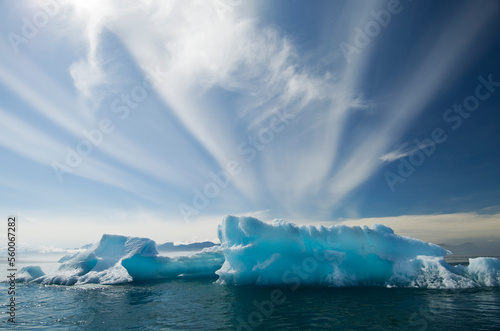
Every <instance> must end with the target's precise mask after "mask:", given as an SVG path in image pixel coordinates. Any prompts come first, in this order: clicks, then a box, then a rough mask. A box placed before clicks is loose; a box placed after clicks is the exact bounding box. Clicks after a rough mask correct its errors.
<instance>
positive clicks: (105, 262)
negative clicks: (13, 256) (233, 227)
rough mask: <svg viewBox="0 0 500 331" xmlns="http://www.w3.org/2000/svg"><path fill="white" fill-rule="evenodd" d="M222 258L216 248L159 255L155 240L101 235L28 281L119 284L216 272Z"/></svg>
mask: <svg viewBox="0 0 500 331" xmlns="http://www.w3.org/2000/svg"><path fill="white" fill-rule="evenodd" d="M223 260H224V258H223V256H222V254H221V253H219V252H217V251H214V250H212V251H210V250H208V251H202V252H199V253H197V254H193V255H190V256H181V257H177V258H167V257H161V256H158V252H157V250H156V243H155V242H154V241H153V240H151V239H147V238H135V237H125V236H118V235H103V237H102V238H101V240H100V242H99V244H97V245H94V246H92V247H90V248H88V249H87V250H85V251H83V252H79V253H76V254H73V255H69V256H65V257H63V258H62V259H61V260H60V261H59V262H61V263H62V264H61V266H60V267H59V268H58V269H57V271H56V272H54V273H52V274H48V275H42V276H41V277H37V278H33V279H32V280H31V281H33V282H36V283H41V284H57V285H75V284H78V285H79V284H119V283H127V282H131V281H132V280H149V279H163V278H175V277H182V276H200V277H206V276H215V271H216V270H217V269H219V268H220V266H221V265H222V263H223V262H224V261H223Z"/></svg>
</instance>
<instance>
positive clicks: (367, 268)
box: [217, 216, 500, 288]
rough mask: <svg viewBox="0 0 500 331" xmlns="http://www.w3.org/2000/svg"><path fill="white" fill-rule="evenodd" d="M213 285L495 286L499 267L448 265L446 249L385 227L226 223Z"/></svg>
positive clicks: (473, 262)
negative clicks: (218, 266)
mask: <svg viewBox="0 0 500 331" xmlns="http://www.w3.org/2000/svg"><path fill="white" fill-rule="evenodd" d="M218 236H219V240H220V242H221V246H220V247H221V251H222V253H223V254H224V256H225V261H224V264H223V265H222V267H221V269H219V270H218V271H217V275H219V279H218V280H217V282H219V283H220V284H234V285H243V284H255V285H286V286H292V288H297V287H298V286H300V285H324V286H385V287H423V288H470V287H478V286H497V285H499V284H500V278H499V277H500V261H499V260H498V259H493V258H477V259H470V265H469V266H468V267H463V266H460V265H459V266H456V267H452V266H450V265H449V264H448V263H447V262H446V261H445V260H444V256H445V255H446V254H448V253H450V252H449V251H447V250H445V249H444V248H442V247H440V246H438V245H435V244H431V243H427V242H424V241H421V240H417V239H413V238H409V237H404V236H400V235H397V234H395V233H394V231H393V230H392V229H390V228H388V227H386V226H384V225H373V226H371V227H367V226H354V227H349V226H344V225H334V226H330V227H324V226H319V227H316V226H311V225H303V226H296V225H294V224H292V223H289V222H287V221H284V220H275V221H274V222H273V223H272V224H267V223H264V222H261V221H259V220H257V219H255V218H251V217H239V218H238V217H234V216H228V217H226V218H225V219H224V220H223V222H222V225H220V226H219V227H218Z"/></svg>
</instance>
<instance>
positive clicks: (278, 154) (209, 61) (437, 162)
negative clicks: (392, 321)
mask: <svg viewBox="0 0 500 331" xmlns="http://www.w3.org/2000/svg"><path fill="white" fill-rule="evenodd" d="M0 16H1V19H0V30H1V36H2V38H0V199H1V200H0V201H1V203H0V212H1V213H0V214H1V215H3V216H2V217H3V218H7V217H8V216H9V215H16V216H17V217H18V224H19V234H18V235H19V238H20V240H21V242H24V243H26V244H39V245H45V246H47V245H50V244H53V245H66V246H68V245H76V246H78V245H83V244H86V243H88V242H96V241H98V240H99V238H100V237H101V235H102V234H103V233H113V234H123V235H130V236H144V237H149V238H152V239H154V240H156V241H157V242H165V241H197V240H214V239H215V238H216V226H217V224H220V223H221V220H222V218H223V217H224V216H225V215H245V216H254V217H257V218H260V219H262V220H264V221H270V220H273V219H287V220H289V221H291V222H294V223H297V224H323V225H334V224H339V223H344V224H371V223H386V224H390V225H391V226H392V227H393V228H394V229H395V230H396V232H398V233H400V234H403V235H414V236H415V237H417V238H420V239H423V240H429V241H434V242H460V241H463V240H477V241H484V240H498V239H500V176H499V172H500V153H499V150H500V130H499V129H500V109H499V105H500V66H499V64H498V59H499V58H500V3H498V2H497V1H488V0H486V1H481V2H477V1H439V2H437V3H436V2H431V1H410V0H401V1H369V2H368V1H366V2H365V1H326V0H325V1H323V0H314V1H305V0H303V1H301V0H295V1H292V0H287V1H285V0H272V1H264V0H254V1H243V0H206V1H195V0H192V1H186V0H182V1H181V0H179V1H174V0H169V1H152V0H140V1H117V0H116V1H114V0H99V1H97V0H95V1H94V0H87V1H78V2H76V1H74V2H71V1H63V0H59V1H56V0H44V1H41V0H40V1H22V2H21V1H18V2H10V1H1V2H0ZM0 231H2V232H3V231H4V229H2V230H0ZM2 240H3V239H2Z"/></svg>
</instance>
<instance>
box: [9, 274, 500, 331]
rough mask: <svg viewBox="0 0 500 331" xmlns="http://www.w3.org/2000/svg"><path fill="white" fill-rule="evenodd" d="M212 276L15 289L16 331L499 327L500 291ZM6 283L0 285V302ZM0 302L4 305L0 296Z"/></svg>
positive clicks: (493, 328)
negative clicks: (235, 282)
mask: <svg viewBox="0 0 500 331" xmlns="http://www.w3.org/2000/svg"><path fill="white" fill-rule="evenodd" d="M214 281H215V279H174V280H168V281H161V282H143V283H141V282H134V283H128V284H122V285H111V286H102V285H92V286H55V285H51V286H41V285H38V284H18V286H17V299H16V300H17V305H16V308H17V311H16V313H17V314H16V321H17V323H16V325H15V326H12V325H11V324H10V323H7V315H6V314H5V312H6V307H5V304H6V303H5V302H1V308H0V309H1V314H0V317H1V323H0V328H13V329H19V330H31V329H50V330H59V329H61V330H87V329H88V330H287V329H288V330H500V288H498V287H490V288H477V289H454V290H450V289H448V290H445V289H439V290H436V289H434V290H431V289H410V288H374V287H354V288H326V287H306V286H301V287H299V288H297V289H294V290H292V288H290V287H257V286H222V285H219V284H217V283H214ZM6 292H7V286H6V284H5V283H2V284H0V293H2V294H1V296H0V298H6V297H7V296H6V295H5V294H6ZM0 300H1V301H5V300H3V299H0Z"/></svg>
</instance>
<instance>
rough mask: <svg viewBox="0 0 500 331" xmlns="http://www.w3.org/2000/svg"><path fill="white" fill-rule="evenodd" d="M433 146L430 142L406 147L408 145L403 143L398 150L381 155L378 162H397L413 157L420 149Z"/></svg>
mask: <svg viewBox="0 0 500 331" xmlns="http://www.w3.org/2000/svg"><path fill="white" fill-rule="evenodd" d="M434 145H435V143H434V142H432V143H428V144H422V145H419V146H410V147H407V146H408V143H404V144H403V145H401V146H400V147H399V148H396V149H395V150H393V151H391V152H389V153H386V154H384V155H382V156H381V157H380V160H382V161H383V162H393V161H396V160H399V159H401V158H404V157H407V156H410V155H413V154H415V153H416V152H418V151H419V150H422V149H425V148H428V147H430V146H434Z"/></svg>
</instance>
